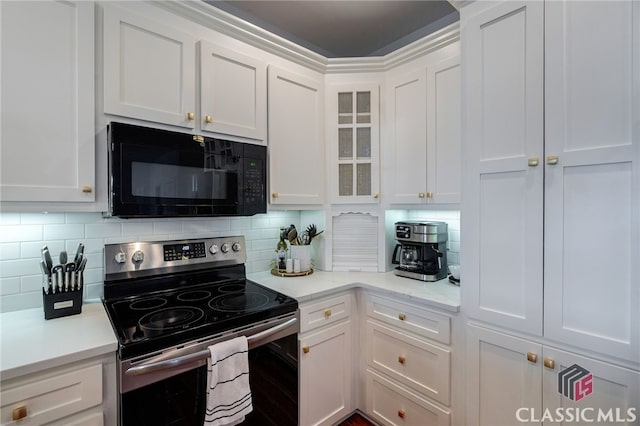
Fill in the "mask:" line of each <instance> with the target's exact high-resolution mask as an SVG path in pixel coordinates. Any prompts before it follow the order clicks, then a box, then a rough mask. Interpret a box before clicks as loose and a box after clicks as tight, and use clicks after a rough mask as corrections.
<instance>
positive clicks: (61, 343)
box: [0, 303, 118, 380]
mask: <svg viewBox="0 0 640 426" xmlns="http://www.w3.org/2000/svg"><path fill="white" fill-rule="evenodd" d="M0 330H1V331H2V334H1V335H0V379H1V380H8V379H12V378H15V377H18V376H23V375H25V374H30V373H35V372H38V371H42V370H46V369H49V368H54V367H58V366H61V365H64V364H68V363H70V362H76V361H80V360H84V359H87V358H91V357H95V356H100V355H104V354H108V353H110V352H114V353H115V351H116V350H117V348H118V341H117V340H116V336H115V335H114V333H113V329H112V327H111V323H110V322H109V318H108V317H107V313H106V312H105V310H104V307H103V306H102V303H85V304H83V306H82V313H80V314H77V315H70V316H67V317H62V318H55V319H50V320H45V319H44V311H43V310H42V308H36V309H25V310H22V311H16V312H7V313H3V314H0Z"/></svg>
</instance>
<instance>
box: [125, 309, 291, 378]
mask: <svg viewBox="0 0 640 426" xmlns="http://www.w3.org/2000/svg"><path fill="white" fill-rule="evenodd" d="M297 321H298V318H291V319H289V320H287V321H285V322H283V323H282V324H278V325H276V326H274V327H271V328H268V329H266V330H263V331H261V332H259V333H256V334H253V335H251V336H249V337H247V345H248V346H249V349H252V348H255V347H258V346H260V344H261V342H262V341H263V340H264V339H266V338H268V337H269V336H271V335H273V334H276V333H278V332H279V331H281V330H284V329H286V328H288V327H291V326H292V325H293V324H295V323H296V322H297ZM210 355H211V352H210V351H209V349H204V350H201V351H198V352H193V353H190V354H187V355H182V356H179V357H176V358H171V359H165V360H162V361H156V362H150V363H148V364H147V363H144V364H141V365H136V366H135V367H131V368H128V369H127V371H125V372H124V374H126V375H127V376H139V375H142V374H148V373H152V372H154V371H158V370H165V369H168V368H176V367H180V366H182V365H184V364H189V363H191V362H196V361H202V360H205V359H207V358H209V356H210Z"/></svg>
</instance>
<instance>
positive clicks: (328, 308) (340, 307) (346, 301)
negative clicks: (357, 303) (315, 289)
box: [300, 293, 353, 333]
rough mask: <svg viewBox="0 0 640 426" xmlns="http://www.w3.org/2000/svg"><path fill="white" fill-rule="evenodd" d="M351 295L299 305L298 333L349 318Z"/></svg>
mask: <svg viewBox="0 0 640 426" xmlns="http://www.w3.org/2000/svg"><path fill="white" fill-rule="evenodd" d="M352 301H353V295H352V294H351V293H349V294H343V295H341V296H336V297H332V298H330V299H325V300H321V301H319V302H311V303H309V304H304V305H302V306H301V307H300V333H304V332H307V331H309V330H313V329H315V328H318V327H322V326H325V325H330V324H334V323H336V322H338V321H340V320H343V319H346V318H349V316H350V315H351V306H352V303H353V302H352Z"/></svg>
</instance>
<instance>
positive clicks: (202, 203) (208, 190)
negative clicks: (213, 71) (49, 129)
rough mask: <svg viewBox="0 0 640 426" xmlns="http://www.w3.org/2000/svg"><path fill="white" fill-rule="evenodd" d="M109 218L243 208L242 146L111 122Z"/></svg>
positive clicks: (213, 212) (214, 213)
mask: <svg viewBox="0 0 640 426" xmlns="http://www.w3.org/2000/svg"><path fill="white" fill-rule="evenodd" d="M110 140H111V144H110V148H111V152H110V155H109V158H110V172H111V180H110V185H111V197H110V201H111V203H110V208H111V214H112V215H113V216H120V217H159V216H217V215H237V214H239V213H240V212H241V206H240V204H241V201H242V200H241V199H240V188H241V187H242V174H243V172H242V166H243V161H242V160H243V144H241V143H238V142H233V141H227V140H222V139H211V138H203V137H200V136H193V135H188V134H183V133H177V132H167V131H162V130H157V129H148V128H140V127H139V126H130V125H124V124H121V123H112V124H111V129H110Z"/></svg>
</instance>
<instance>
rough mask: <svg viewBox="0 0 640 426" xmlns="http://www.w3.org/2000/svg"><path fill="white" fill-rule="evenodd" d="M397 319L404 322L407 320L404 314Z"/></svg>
mask: <svg viewBox="0 0 640 426" xmlns="http://www.w3.org/2000/svg"><path fill="white" fill-rule="evenodd" d="M398 319H399V320H400V321H404V320H406V319H407V316H406V315H405V314H398Z"/></svg>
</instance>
